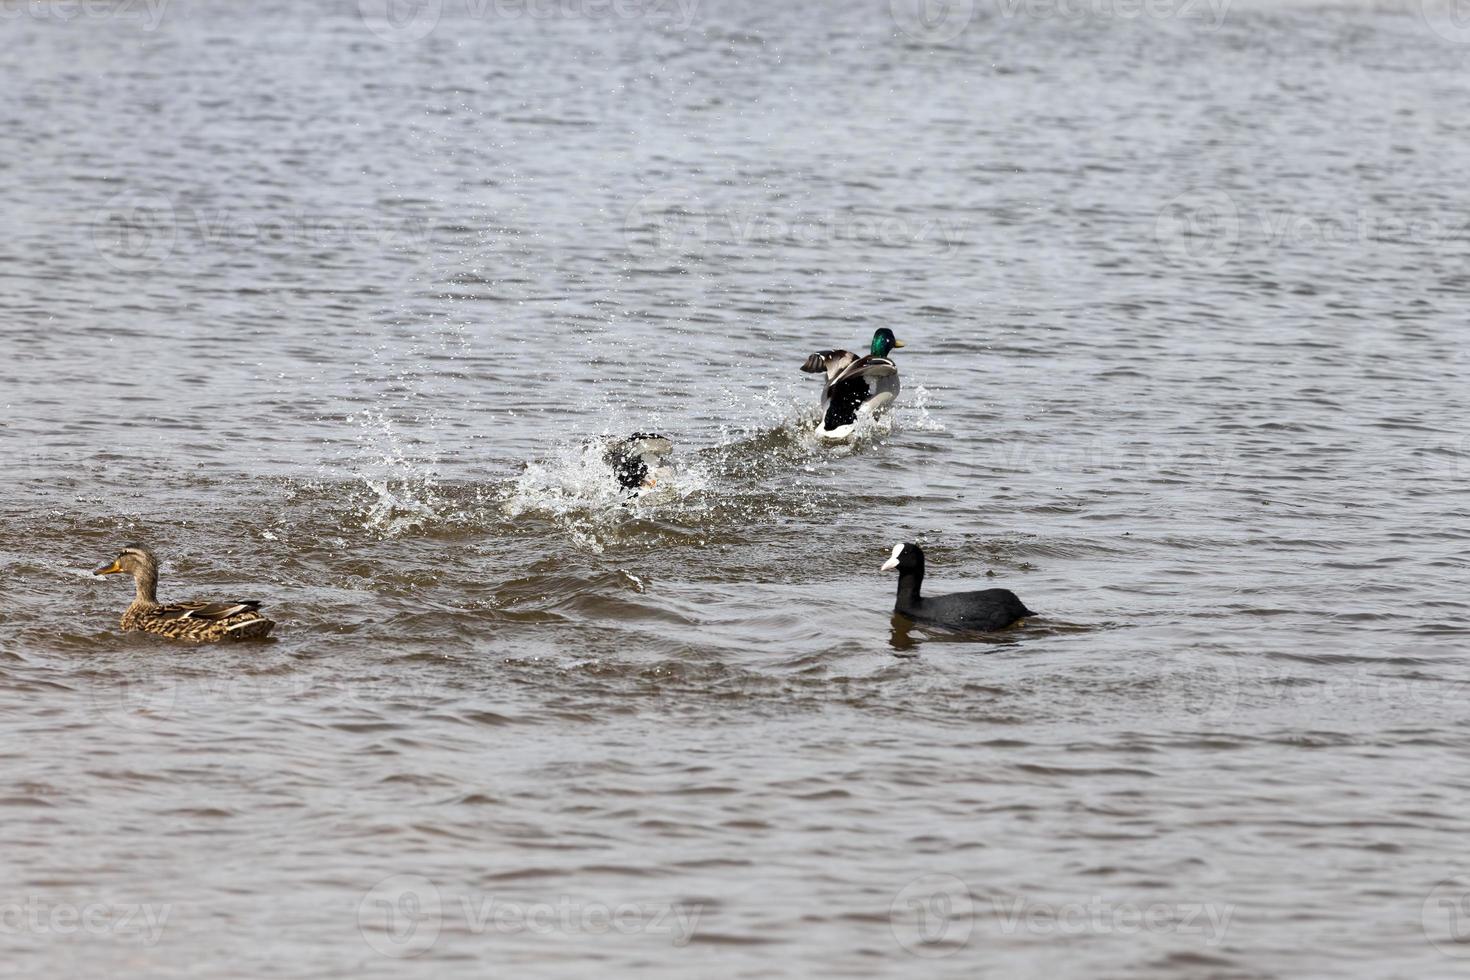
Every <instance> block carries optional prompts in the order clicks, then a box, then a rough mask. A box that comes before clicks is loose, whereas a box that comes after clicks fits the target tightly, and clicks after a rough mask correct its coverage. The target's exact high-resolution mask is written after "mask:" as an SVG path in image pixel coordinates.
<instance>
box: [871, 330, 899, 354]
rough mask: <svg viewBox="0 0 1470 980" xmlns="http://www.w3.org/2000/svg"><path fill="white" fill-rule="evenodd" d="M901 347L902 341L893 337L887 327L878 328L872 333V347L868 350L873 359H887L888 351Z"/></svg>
mask: <svg viewBox="0 0 1470 980" xmlns="http://www.w3.org/2000/svg"><path fill="white" fill-rule="evenodd" d="M903 345H904V344H903V341H901V340H899V339H898V338H897V337H895V336H894V335H893V331H892V330H889V329H888V328H887V327H879V328H878V329H877V330H876V331H874V333H873V346H872V347H870V348H868V350H869V352H870V353H871V354H872V355H873V356H874V357H887V356H888V353H889V351H891V350H893V348H895V347H902V346H903Z"/></svg>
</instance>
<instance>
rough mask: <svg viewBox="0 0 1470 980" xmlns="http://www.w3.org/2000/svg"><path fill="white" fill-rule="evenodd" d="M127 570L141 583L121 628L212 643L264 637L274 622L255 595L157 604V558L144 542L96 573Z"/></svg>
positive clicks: (129, 549)
mask: <svg viewBox="0 0 1470 980" xmlns="http://www.w3.org/2000/svg"><path fill="white" fill-rule="evenodd" d="M119 572H127V573H128V574H130V575H132V576H133V583H134V584H135V585H136V586H137V588H138V593H137V595H136V596H135V597H134V598H133V604H132V605H130V606H128V609H127V612H125V613H123V617H122V628H123V629H125V630H143V631H144V632H145V633H157V634H158V635H159V636H167V637H170V638H172V639H175V640H188V641H190V642H193V643H208V642H213V641H215V640H259V639H264V638H265V636H266V635H267V634H268V633H270V631H271V628H272V627H273V626H275V625H276V624H275V623H273V622H271V621H270V620H269V619H266V618H265V617H264V616H262V615H261V614H260V612H259V610H260V603H259V602H257V601H255V600H254V599H247V600H244V601H240V602H176V603H172V604H171V605H167V606H161V605H159V604H158V559H157V558H156V557H154V555H153V552H151V551H149V550H148V549H147V548H145V547H143V546H142V545H140V544H130V545H128V546H127V547H126V548H124V549H123V550H122V551H119V552H118V553H117V557H116V558H114V559H113V560H112V563H111V564H110V565H104V566H102V567H101V568H99V569H97V570H96V571H95V572H93V573H92V574H93V575H115V574H117V573H119Z"/></svg>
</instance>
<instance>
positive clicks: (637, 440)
mask: <svg viewBox="0 0 1470 980" xmlns="http://www.w3.org/2000/svg"><path fill="white" fill-rule="evenodd" d="M673 451H674V444H673V443H672V442H670V441H669V440H668V439H666V438H664V437H663V436H661V435H659V434H657V433H655V432H635V433H633V434H632V435H630V436H628V437H627V438H626V439H617V440H613V441H610V442H608V443H607V449H606V450H605V451H604V452H603V456H602V458H603V461H604V462H605V463H607V465H608V466H611V467H612V471H613V476H614V477H616V478H617V481H618V486H619V487H621V488H622V489H624V490H629V491H634V492H636V491H639V490H646V489H650V488H652V487H655V486H657V485H658V481H659V480H660V479H664V480H667V479H668V477H669V475H670V474H671V473H672V471H671V470H670V469H669V467H667V466H665V465H664V462H663V461H664V458H665V457H666V456H668V455H669V454H670V453H672V452H673Z"/></svg>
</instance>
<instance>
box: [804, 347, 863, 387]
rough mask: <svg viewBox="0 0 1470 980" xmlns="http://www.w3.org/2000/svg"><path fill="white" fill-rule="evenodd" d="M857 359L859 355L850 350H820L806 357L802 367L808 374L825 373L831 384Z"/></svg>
mask: <svg viewBox="0 0 1470 980" xmlns="http://www.w3.org/2000/svg"><path fill="white" fill-rule="evenodd" d="M857 359H858V356H857V355H856V354H854V353H853V352H852V351H850V350H819V351H817V352H816V353H815V354H813V355H811V356H810V357H808V358H807V359H806V363H804V364H803V365H802V366H801V369H802V370H803V371H805V372H806V373H807V374H819V373H825V374H826V375H827V383H828V384H829V385H830V384H831V383H832V379H833V378H835V377H837V375H839V374H841V373H842V371H843V369H844V368H846V367H847V366H848V365H849V364H851V363H852V362H854V361H856V360H857Z"/></svg>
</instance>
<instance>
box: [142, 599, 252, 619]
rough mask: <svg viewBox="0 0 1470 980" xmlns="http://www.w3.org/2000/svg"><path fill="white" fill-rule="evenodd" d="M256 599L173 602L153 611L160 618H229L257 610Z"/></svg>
mask: <svg viewBox="0 0 1470 980" xmlns="http://www.w3.org/2000/svg"><path fill="white" fill-rule="evenodd" d="M259 611H260V602H259V600H257V599H241V600H237V601H235V602H174V603H170V604H169V605H167V606H161V607H159V609H158V610H157V611H156V612H155V613H154V615H155V616H157V617H159V618H160V619H201V620H210V619H229V618H230V617H231V616H237V615H239V614H240V613H243V612H259Z"/></svg>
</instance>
